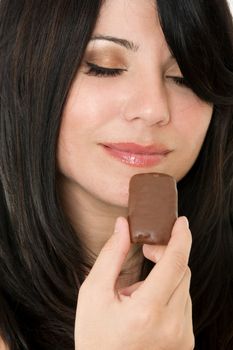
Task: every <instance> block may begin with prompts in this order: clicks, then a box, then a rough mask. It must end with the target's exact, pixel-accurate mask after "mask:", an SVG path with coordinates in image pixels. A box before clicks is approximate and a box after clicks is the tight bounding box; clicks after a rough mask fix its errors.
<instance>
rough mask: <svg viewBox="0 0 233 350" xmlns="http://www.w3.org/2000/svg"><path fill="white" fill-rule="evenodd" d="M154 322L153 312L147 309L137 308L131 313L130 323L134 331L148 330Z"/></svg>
mask: <svg viewBox="0 0 233 350" xmlns="http://www.w3.org/2000/svg"><path fill="white" fill-rule="evenodd" d="M152 322H153V320H152V312H151V310H149V309H147V308H135V309H134V310H133V312H131V313H130V323H131V326H132V329H133V330H135V329H138V330H139V331H140V330H141V329H148V327H150V325H151V324H152Z"/></svg>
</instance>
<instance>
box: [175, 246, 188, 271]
mask: <svg viewBox="0 0 233 350" xmlns="http://www.w3.org/2000/svg"><path fill="white" fill-rule="evenodd" d="M173 256H174V259H173V260H174V266H175V268H176V269H177V271H178V272H186V269H187V268H188V265H187V258H186V256H185V254H184V253H182V252H180V251H174V252H173Z"/></svg>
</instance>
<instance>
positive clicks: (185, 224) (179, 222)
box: [173, 216, 189, 230]
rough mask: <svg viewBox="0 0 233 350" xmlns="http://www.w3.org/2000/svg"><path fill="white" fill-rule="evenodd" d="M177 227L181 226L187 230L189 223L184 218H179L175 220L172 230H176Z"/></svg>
mask: <svg viewBox="0 0 233 350" xmlns="http://www.w3.org/2000/svg"><path fill="white" fill-rule="evenodd" d="M177 226H178V227H179V226H182V227H183V228H186V229H188V230H189V221H188V219H187V217H186V216H179V217H178V218H177V219H176V222H175V224H174V227H173V229H175V230H176V228H177Z"/></svg>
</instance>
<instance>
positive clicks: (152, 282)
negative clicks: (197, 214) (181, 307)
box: [137, 217, 192, 305]
mask: <svg viewBox="0 0 233 350" xmlns="http://www.w3.org/2000/svg"><path fill="white" fill-rule="evenodd" d="M191 241H192V238H191V232H190V230H189V228H188V224H187V219H186V218H185V217H180V218H178V219H177V220H176V222H175V225H174V227H173V230H172V235H171V239H170V241H169V243H168V246H167V248H166V250H165V253H164V255H163V257H162V258H161V260H159V262H158V263H157V264H156V265H155V266H154V267H153V269H152V270H151V272H150V273H149V275H148V276H147V278H146V279H145V281H144V283H143V284H142V285H141V286H140V288H138V290H137V295H138V297H139V298H143V299H144V301H145V300H146V301H147V302H148V303H153V302H155V301H156V302H158V303H160V304H162V305H166V304H167V303H168V301H169V299H170V297H171V295H172V294H173V292H174V290H175V289H176V287H177V286H178V284H179V283H180V281H181V280H182V278H183V276H184V274H185V272H186V269H187V267H188V259H189V254H190V249H191ZM145 298H146V299H145Z"/></svg>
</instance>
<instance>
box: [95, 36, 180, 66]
mask: <svg viewBox="0 0 233 350" xmlns="http://www.w3.org/2000/svg"><path fill="white" fill-rule="evenodd" d="M94 40H106V41H111V42H113V43H115V44H117V45H120V46H123V47H125V48H126V49H128V50H131V51H134V52H136V51H138V49H139V45H137V44H135V43H134V42H133V41H129V40H127V39H122V38H117V37H115V36H109V35H98V34H97V35H94V36H93V37H91V39H90V41H94ZM172 60H176V58H175V56H174V55H173V53H172V52H171V54H170V56H169V57H168V61H172Z"/></svg>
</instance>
